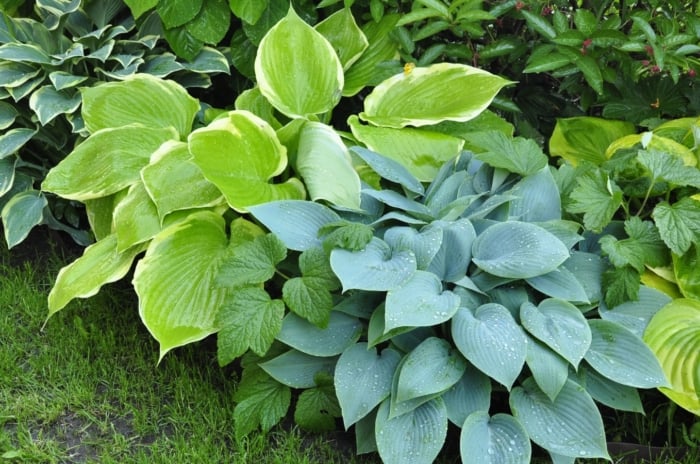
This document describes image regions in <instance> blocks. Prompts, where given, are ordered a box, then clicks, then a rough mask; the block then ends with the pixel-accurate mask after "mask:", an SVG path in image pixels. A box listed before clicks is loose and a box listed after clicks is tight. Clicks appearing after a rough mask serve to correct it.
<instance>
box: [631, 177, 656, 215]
mask: <svg viewBox="0 0 700 464" xmlns="http://www.w3.org/2000/svg"><path fill="white" fill-rule="evenodd" d="M655 181H656V179H652V180H651V182H650V183H649V188H648V189H647V193H646V195H644V201H642V204H641V205H640V206H639V210H638V211H637V214H635V216H640V215H641V214H642V211H643V210H644V207H645V206H646V205H647V201H648V200H649V197H650V196H651V189H652V188H654V182H655Z"/></svg>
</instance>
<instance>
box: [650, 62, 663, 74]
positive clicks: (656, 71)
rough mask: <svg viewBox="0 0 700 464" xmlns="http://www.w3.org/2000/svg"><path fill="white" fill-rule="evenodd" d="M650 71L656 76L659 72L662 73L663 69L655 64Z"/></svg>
mask: <svg viewBox="0 0 700 464" xmlns="http://www.w3.org/2000/svg"><path fill="white" fill-rule="evenodd" d="M649 71H651V73H652V74H656V73H658V72H661V68H659V66H658V65H656V64H655V65H654V66H652V67H651V68H649Z"/></svg>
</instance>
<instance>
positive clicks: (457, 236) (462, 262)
mask: <svg viewBox="0 0 700 464" xmlns="http://www.w3.org/2000/svg"><path fill="white" fill-rule="evenodd" d="M428 229H438V230H441V231H442V240H441V241H440V248H439V250H438V252H437V253H435V256H434V257H433V259H432V260H431V261H430V265H429V266H428V271H430V272H432V273H434V274H435V275H437V276H438V277H439V278H440V279H442V280H444V281H447V282H456V281H458V280H459V279H461V278H463V277H464V276H465V275H466V273H467V268H468V267H469V264H470V263H471V260H472V249H473V244H474V241H475V239H476V231H475V230H474V226H473V225H472V222H471V221H470V220H469V219H458V220H456V221H433V222H432V223H430V225H428V226H427V227H426V228H425V229H424V232H425V231H427V230H428Z"/></svg>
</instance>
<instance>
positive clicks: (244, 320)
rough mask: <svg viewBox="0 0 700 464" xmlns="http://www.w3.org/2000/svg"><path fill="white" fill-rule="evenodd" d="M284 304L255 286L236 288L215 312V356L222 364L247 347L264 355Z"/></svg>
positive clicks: (282, 313) (228, 361)
mask: <svg viewBox="0 0 700 464" xmlns="http://www.w3.org/2000/svg"><path fill="white" fill-rule="evenodd" d="M283 317H284V303H283V302H282V300H273V299H271V298H270V295H268V293H267V292H266V291H265V290H263V289H262V288H259V287H244V288H237V289H235V290H233V291H232V292H231V294H230V295H229V296H228V297H227V299H226V300H225V302H224V303H223V305H222V306H221V309H220V310H219V312H218V315H217V320H216V323H217V325H218V326H219V327H220V328H221V330H220V331H219V333H218V335H217V339H216V344H217V358H218V360H219V365H220V366H225V365H226V364H228V363H230V362H231V361H233V360H234V359H236V358H238V357H239V356H242V355H243V354H244V353H245V352H246V351H248V349H251V350H253V352H254V353H255V354H257V355H259V356H263V355H265V353H266V352H267V350H268V349H269V348H270V346H271V345H272V342H273V341H274V340H275V337H276V336H277V334H278V333H279V331H280V330H281V328H282V318H283Z"/></svg>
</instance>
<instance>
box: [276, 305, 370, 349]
mask: <svg viewBox="0 0 700 464" xmlns="http://www.w3.org/2000/svg"><path fill="white" fill-rule="evenodd" d="M361 334H362V325H361V324H360V321H359V320H358V319H357V318H356V317H351V316H348V315H346V314H344V313H341V312H339V311H331V313H330V318H329V320H328V325H327V326H326V327H325V328H323V329H320V328H318V327H317V326H315V325H313V324H311V323H310V322H308V321H307V320H305V319H302V318H301V317H299V316H297V315H296V314H294V313H289V314H287V315H286V316H285V318H284V320H283V321H282V328H281V330H280V331H279V333H278V334H277V339H278V340H279V341H281V342H283V343H285V344H287V345H289V346H291V347H292V348H294V349H296V350H299V351H301V352H302V353H306V354H310V355H312V356H335V355H338V354H341V353H343V352H344V351H345V350H346V349H347V348H349V347H350V346H351V345H353V344H354V343H355V342H357V340H358V339H359V338H360V335H361Z"/></svg>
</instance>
